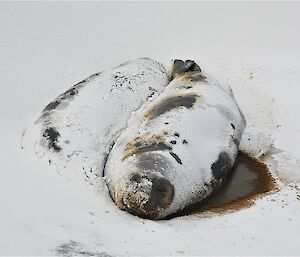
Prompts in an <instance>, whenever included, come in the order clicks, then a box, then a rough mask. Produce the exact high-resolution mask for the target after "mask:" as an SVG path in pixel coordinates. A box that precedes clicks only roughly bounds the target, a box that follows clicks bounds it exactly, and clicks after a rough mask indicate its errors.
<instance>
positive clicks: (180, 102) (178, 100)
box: [145, 93, 199, 119]
mask: <svg viewBox="0 0 300 257" xmlns="http://www.w3.org/2000/svg"><path fill="white" fill-rule="evenodd" d="M198 97H199V95H197V94H194V93H192V94H183V95H178V96H171V97H168V98H166V99H164V100H162V101H161V102H160V103H159V104H157V105H156V106H154V107H153V108H152V109H151V110H150V111H149V112H148V113H146V114H145V117H147V118H149V119H155V118H157V117H158V116H160V115H162V114H164V113H166V112H169V111H171V110H173V109H176V108H179V107H184V108H192V107H193V105H194V104H195V102H196V101H197V98H198Z"/></svg>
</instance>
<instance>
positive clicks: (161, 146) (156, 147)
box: [138, 142, 172, 153]
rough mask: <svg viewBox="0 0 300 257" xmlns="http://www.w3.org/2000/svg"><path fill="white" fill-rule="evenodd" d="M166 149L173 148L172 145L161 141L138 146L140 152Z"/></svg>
mask: <svg viewBox="0 0 300 257" xmlns="http://www.w3.org/2000/svg"><path fill="white" fill-rule="evenodd" d="M164 150H172V147H170V146H168V145H166V144H164V143H162V142H159V143H153V144H150V145H146V146H142V147H139V148H138V151H139V153H146V152H152V151H164Z"/></svg>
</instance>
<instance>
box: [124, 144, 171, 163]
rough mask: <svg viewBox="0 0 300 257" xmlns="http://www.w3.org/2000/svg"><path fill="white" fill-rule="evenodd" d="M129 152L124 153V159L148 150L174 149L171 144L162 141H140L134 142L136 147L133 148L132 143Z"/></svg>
mask: <svg viewBox="0 0 300 257" xmlns="http://www.w3.org/2000/svg"><path fill="white" fill-rule="evenodd" d="M127 147H128V148H127V149H128V150H129V151H128V153H127V154H125V155H124V157H123V158H122V160H125V159H127V158H128V157H130V156H133V155H140V154H142V153H147V152H155V151H165V150H172V147H171V146H168V145H166V144H165V143H164V142H161V141H152V140H151V141H149V142H147V141H138V142H135V143H134V147H133V148H131V147H130V144H129V145H128V146H127Z"/></svg>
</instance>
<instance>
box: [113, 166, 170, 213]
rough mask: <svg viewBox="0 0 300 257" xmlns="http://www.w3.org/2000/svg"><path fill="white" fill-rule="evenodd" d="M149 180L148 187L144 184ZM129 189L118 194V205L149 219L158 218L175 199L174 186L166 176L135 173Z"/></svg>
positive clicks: (130, 179)
mask: <svg viewBox="0 0 300 257" xmlns="http://www.w3.org/2000/svg"><path fill="white" fill-rule="evenodd" d="M142 180H148V181H149V183H150V184H149V186H148V188H147V189H146V188H144V187H143V186H142V184H143V183H142ZM127 183H129V184H130V185H128V190H125V192H124V191H123V192H120V193H119V194H117V196H116V198H117V199H116V203H117V204H118V206H119V207H120V208H121V209H123V210H126V211H127V212H129V213H131V214H133V215H136V216H139V217H142V218H147V219H158V218H159V217H160V214H161V213H162V212H163V211H164V209H166V208H167V207H168V206H170V204H171V203H172V201H173V197H174V187H173V185H172V184H171V183H170V182H169V181H168V180H167V179H166V178H164V177H158V176H156V175H152V174H147V173H142V172H141V173H134V174H132V175H131V177H130V178H129V180H128V182H127Z"/></svg>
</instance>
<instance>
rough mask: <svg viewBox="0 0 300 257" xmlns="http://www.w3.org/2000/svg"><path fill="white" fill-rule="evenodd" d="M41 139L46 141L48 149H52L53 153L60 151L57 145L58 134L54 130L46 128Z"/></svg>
mask: <svg viewBox="0 0 300 257" xmlns="http://www.w3.org/2000/svg"><path fill="white" fill-rule="evenodd" d="M43 137H44V138H46V139H47V141H48V148H49V149H53V150H54V151H55V152H60V151H61V147H60V146H59V145H58V144H57V143H58V138H59V137H60V134H59V133H58V131H57V130H56V129H55V128H53V127H49V128H46V129H45V130H44V132H43Z"/></svg>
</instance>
